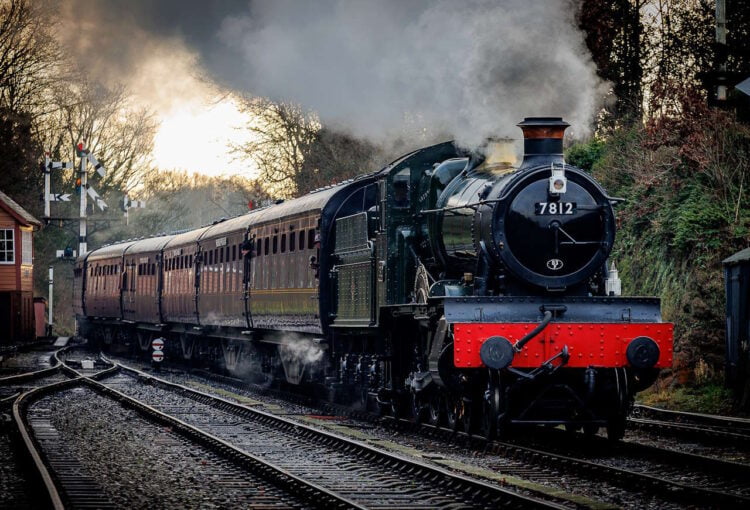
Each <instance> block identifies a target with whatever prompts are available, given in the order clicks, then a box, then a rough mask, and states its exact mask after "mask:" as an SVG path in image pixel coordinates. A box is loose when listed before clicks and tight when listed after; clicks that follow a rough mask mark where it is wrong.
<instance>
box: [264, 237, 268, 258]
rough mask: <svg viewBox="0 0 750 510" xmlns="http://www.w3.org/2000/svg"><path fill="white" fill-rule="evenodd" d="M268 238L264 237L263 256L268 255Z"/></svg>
mask: <svg viewBox="0 0 750 510" xmlns="http://www.w3.org/2000/svg"><path fill="white" fill-rule="evenodd" d="M268 239H269V238H268V237H266V243H265V247H264V248H263V255H268Z"/></svg>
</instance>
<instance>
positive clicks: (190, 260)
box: [188, 254, 193, 267]
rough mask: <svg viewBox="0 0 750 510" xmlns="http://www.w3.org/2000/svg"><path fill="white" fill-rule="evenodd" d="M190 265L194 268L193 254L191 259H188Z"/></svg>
mask: <svg viewBox="0 0 750 510" xmlns="http://www.w3.org/2000/svg"><path fill="white" fill-rule="evenodd" d="M188 265H189V266H190V267H193V255H192V254H191V255H190V257H189V258H188Z"/></svg>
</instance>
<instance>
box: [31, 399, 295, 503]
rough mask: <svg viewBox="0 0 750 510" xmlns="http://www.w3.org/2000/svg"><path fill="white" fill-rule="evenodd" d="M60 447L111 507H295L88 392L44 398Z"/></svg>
mask: <svg viewBox="0 0 750 510" xmlns="http://www.w3.org/2000/svg"><path fill="white" fill-rule="evenodd" d="M33 408H34V409H35V410H36V411H38V412H41V413H43V414H47V415H48V416H49V418H50V420H51V422H52V424H53V425H54V427H55V428H56V429H57V431H58V433H59V436H60V441H61V444H62V446H63V447H64V448H65V449H67V451H68V452H69V453H70V454H72V455H73V456H74V457H75V458H77V459H78V461H79V462H80V463H81V465H82V469H83V470H84V471H85V472H87V474H88V475H89V476H91V477H92V478H93V479H94V480H96V481H97V482H98V483H99V485H100V486H101V487H102V488H103V489H104V491H105V492H106V494H107V495H108V496H109V497H110V499H111V500H112V502H113V503H115V505H117V506H118V507H123V508H125V507H129V508H249V507H253V506H264V507H266V506H267V507H270V508H287V507H298V506H300V505H299V502H298V501H296V499H295V498H293V497H289V496H283V495H281V493H280V492H279V491H278V490H277V489H276V488H275V487H273V486H271V485H269V484H268V483H266V482H264V481H262V480H259V479H257V478H255V477H254V476H252V475H249V474H247V473H246V472H244V471H243V470H241V469H239V468H236V467H235V466H234V465H233V464H231V463H230V462H228V461H227V460H225V459H223V458H221V457H219V456H217V455H216V454H214V453H213V452H211V451H209V450H207V449H205V448H203V447H201V446H197V445H195V444H193V443H191V442H190V441H189V440H187V439H184V438H183V437H182V436H180V435H178V434H176V433H174V432H172V430H171V429H170V428H169V427H162V426H158V425H155V424H153V423H150V422H148V421H146V420H144V419H143V418H141V417H140V416H139V415H138V414H137V413H136V412H134V411H132V410H129V409H126V408H124V407H122V406H121V405H120V404H118V403H116V402H115V401H113V400H110V399H108V398H105V397H102V396H100V395H98V394H97V393H95V392H93V391H92V390H90V389H86V388H74V389H72V390H67V391H64V392H61V393H58V394H56V395H53V396H50V397H45V398H44V399H42V400H40V401H39V402H37V403H35V404H34V405H33Z"/></svg>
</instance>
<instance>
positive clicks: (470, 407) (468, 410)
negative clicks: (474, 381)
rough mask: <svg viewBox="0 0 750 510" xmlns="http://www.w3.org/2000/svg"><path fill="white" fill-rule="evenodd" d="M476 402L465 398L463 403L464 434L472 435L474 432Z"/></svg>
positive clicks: (462, 422)
mask: <svg viewBox="0 0 750 510" xmlns="http://www.w3.org/2000/svg"><path fill="white" fill-rule="evenodd" d="M474 407H475V406H474V402H473V401H472V400H471V399H470V398H467V397H463V399H462V402H461V424H462V425H463V428H464V432H466V433H467V434H469V435H471V434H472V433H473V432H474V414H475V409H474Z"/></svg>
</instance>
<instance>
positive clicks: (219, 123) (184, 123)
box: [153, 98, 257, 177]
mask: <svg viewBox="0 0 750 510" xmlns="http://www.w3.org/2000/svg"><path fill="white" fill-rule="evenodd" d="M244 123H245V117H244V115H243V114H242V113H241V112H240V111H239V109H238V108H237V104H236V103H235V102H234V101H233V100H232V99H231V98H225V99H222V100H221V101H219V102H215V103H210V104H207V103H203V102H200V101H192V102H188V103H182V104H181V105H180V106H179V107H176V108H174V109H172V110H171V111H169V112H167V113H164V114H162V116H161V125H160V127H159V129H158V131H157V133H156V137H155V139H154V151H153V155H154V160H155V163H156V165H157V166H158V167H159V169H161V170H186V171H188V172H195V173H201V174H205V175H211V176H219V175H225V176H230V175H242V176H245V177H254V176H255V175H256V174H257V172H256V170H255V169H254V168H253V167H252V164H251V163H248V162H247V161H237V160H235V159H234V157H233V156H232V154H231V152H230V149H229V145H230V144H242V143H243V142H245V141H247V139H248V134H247V132H246V131H245V130H242V129H237V128H238V127H239V126H242V125H243V124H244Z"/></svg>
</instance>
